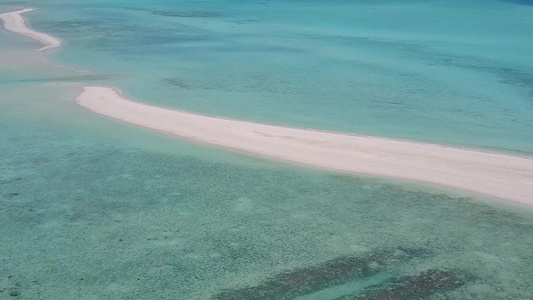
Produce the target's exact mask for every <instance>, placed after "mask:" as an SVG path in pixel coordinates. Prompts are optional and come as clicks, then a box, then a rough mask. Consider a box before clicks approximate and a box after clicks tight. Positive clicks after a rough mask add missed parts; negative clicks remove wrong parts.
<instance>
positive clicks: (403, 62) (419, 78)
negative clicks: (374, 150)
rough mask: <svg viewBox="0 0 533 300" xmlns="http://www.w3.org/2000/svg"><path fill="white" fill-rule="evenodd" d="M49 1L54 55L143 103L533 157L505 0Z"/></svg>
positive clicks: (45, 23) (46, 22)
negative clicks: (56, 40) (58, 44)
mask: <svg viewBox="0 0 533 300" xmlns="http://www.w3.org/2000/svg"><path fill="white" fill-rule="evenodd" d="M71 2H72V1H58V0H55V1H47V3H46V4H41V3H40V2H37V1H34V2H32V1H28V2H27V3H28V5H35V6H40V7H42V10H41V11H39V12H38V13H35V14H34V15H33V18H32V24H33V25H34V26H35V27H37V28H38V29H40V30H42V31H46V32H50V33H53V34H54V35H57V36H59V37H61V38H63V39H64V40H66V41H67V43H68V47H66V48H64V49H63V50H62V51H60V52H59V54H58V55H57V58H58V59H59V60H61V61H63V62H68V63H71V64H74V65H81V66H84V67H86V68H88V69H91V70H95V71H96V72H97V73H99V74H105V75H108V76H110V78H109V82H110V84H113V85H116V86H119V87H121V88H123V89H124V90H125V91H126V92H127V94H129V95H130V96H132V97H135V98H137V99H140V100H142V101H146V102H152V103H156V104H161V105H165V106H169V107H176V108H179V109H184V110H190V111H197V112H201V113H207V114H213V115H223V116H228V117H234V118H241V119H250V120H256V121H263V122H273V123H279V124H288V125H296V126H303V127H313V128H321V129H331V130H338V131H345V132H354V133H362V134H370V135H378V136H389V137H399V138H407V139H416V140H423V141H430V142H437V143H446V144H454V145H461V146H469V147H475V148H490V149H496V150H498V151H513V152H525V153H527V154H532V153H533V106H532V99H533V98H532V97H533V90H532V88H531V87H532V86H533V84H532V83H533V60H531V54H530V53H532V52H533V40H532V39H531V38H530V37H531V36H532V35H533V29H532V28H533V17H532V16H533V6H530V5H520V4H519V3H518V2H516V1H468V2H465V1H396V0H395V1H379V2H375V1H334V2H331V1H256V2H254V1H150V2H147V1H76V4H75V5H73V4H72V3H71Z"/></svg>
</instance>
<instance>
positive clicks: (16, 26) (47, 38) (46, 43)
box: [0, 8, 61, 51]
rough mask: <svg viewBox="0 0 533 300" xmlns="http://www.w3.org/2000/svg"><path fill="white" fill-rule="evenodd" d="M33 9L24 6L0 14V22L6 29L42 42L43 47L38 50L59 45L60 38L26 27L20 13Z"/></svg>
mask: <svg viewBox="0 0 533 300" xmlns="http://www.w3.org/2000/svg"><path fill="white" fill-rule="evenodd" d="M34 10H35V8H25V9H21V10H18V11H14V12H8V13H4V14H0V20H2V24H3V25H4V28H5V29H6V30H8V31H11V32H14V33H18V34H20V35H23V36H27V37H29V38H32V39H34V40H37V41H39V42H41V43H42V44H43V47H42V48H41V49H39V51H44V50H49V49H55V48H59V47H61V40H60V39H58V38H56V37H53V36H51V35H48V34H46V33H42V32H37V31H34V30H31V29H29V28H28V26H27V25H26V21H25V20H24V18H23V17H22V15H23V14H25V13H27V12H30V11H34Z"/></svg>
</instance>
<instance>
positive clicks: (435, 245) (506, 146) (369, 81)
mask: <svg viewBox="0 0 533 300" xmlns="http://www.w3.org/2000/svg"><path fill="white" fill-rule="evenodd" d="M531 4H532V3H531V1H490V0H487V1H355V0H354V1H226V0H223V1H212V0H206V1H147V0H143V1H140V0H137V1H125V0H123V1H116V0H115V1H88V0H76V1H72V0H71V1H66V0H62V1H59V0H50V1H4V0H0V12H4V11H11V10H15V9H17V8H18V7H20V6H34V7H39V8H40V9H39V10H38V11H36V12H32V13H29V14H28V15H27V17H28V18H29V22H30V24H31V26H33V27H34V28H36V29H37V30H40V31H43V32H48V33H50V34H53V35H56V36H58V37H60V38H62V39H63V40H64V41H65V42H66V45H65V47H63V48H62V49H61V50H60V51H58V52H56V53H55V54H53V56H52V57H40V56H36V55H35V49H37V48H38V44H37V43H36V42H33V41H30V40H27V39H25V38H22V37H18V36H16V35H13V34H10V33H6V32H5V31H3V30H2V31H0V130H1V134H0V241H1V244H0V260H1V265H0V299H11V298H14V297H17V298H19V299H273V300H274V299H299V300H312V299H324V300H328V299H341V298H342V297H343V296H346V295H350V294H353V295H366V297H367V298H365V299H373V298H371V295H372V293H373V292H374V293H375V291H376V290H386V289H391V288H393V287H398V286H400V287H402V286H409V284H411V287H412V286H413V285H412V284H418V285H416V287H418V288H419V289H418V291H425V292H427V293H426V294H424V295H422V294H418V295H414V296H413V295H412V296H411V297H409V296H406V295H407V294H402V293H396V294H394V296H391V297H393V298H390V299H413V298H416V299H419V298H420V299H422V298H423V299H531V298H532V297H533V287H532V286H531V284H530V283H531V282H532V281H533V252H532V251H531V246H532V245H533V212H532V211H531V210H530V209H522V208H516V207H509V206H507V205H505V204H503V203H499V202H494V201H493V200H492V199H486V198H484V197H481V196H478V195H471V194H466V193H462V192H456V191H450V190H445V189H436V188H432V187H427V186H421V185H415V184H408V183H405V182H399V181H393V180H383V179H376V178H367V177H360V176H347V175H340V174H335V173H329V172H324V171H317V170H313V169H308V168H304V167H300V166H292V165H285V164H283V163H276V162H272V161H265V160H262V159H257V158H253V157H249V156H247V155H243V154H238V153H232V152H229V151H226V150H221V149H213V148H209V147H205V146H201V145H195V144H191V143H188V142H184V141H179V140H176V139H173V138H171V137H168V136H165V135H162V134H158V133H153V132H150V131H148V130H145V129H142V128H138V127H133V126H129V125H125V124H122V123H120V122H117V121H114V120H109V119H106V118H103V117H101V116H97V115H94V114H92V113H90V112H87V111H85V110H83V109H81V108H79V107H77V106H76V105H75V104H74V102H73V99H74V98H75V96H76V94H77V93H78V87H77V86H76V85H73V84H72V83H75V82H80V83H89V84H102V85H111V86H116V87H119V88H122V89H123V90H124V91H125V92H126V94H127V95H129V96H131V97H133V98H135V99H138V100H141V101H145V102H150V103H155V104H158V105H164V106H168V107H175V108H179V109H183V110H189V111H196V112H201V113H207V114H214V115H221V116H228V117H234V118H241V119H249V120H256V121H263V122H271V123H278V124H287V125H295V126H303V127H312V128H320V129H331V130H338V131H345V132H353V133H361V134H371V135H378V136H387V137H397V138H406V139H414V140H421V141H429V142H437V143H443V144H451V145H459V146H466V147H473V148H482V149H490V150H494V151H504V152H511V153H516V154H521V155H527V156H530V155H531V154H532V153H533V58H532V55H531V53H533V39H531V36H533V6H532V5H531ZM85 70H90V71H91V73H88V72H86V71H85ZM383 251H385V252H387V251H390V252H391V253H394V255H393V256H394V257H393V259H385V258H383V255H381V254H380V253H382V252H383ZM387 253H388V252H387ZM346 256H355V257H357V258H359V259H361V260H363V261H364V265H365V266H367V268H366V269H365V270H366V271H364V272H362V274H359V273H358V275H353V274H352V275H350V276H348V277H346V278H344V277H342V278H341V275H338V274H337V275H335V276H338V277H339V278H336V280H332V281H328V282H326V283H325V284H322V285H320V284H314V285H313V286H311V287H309V288H308V289H307V290H305V292H302V291H303V288H302V286H305V284H308V283H306V282H298V284H293V285H292V286H291V289H292V290H291V291H292V292H291V293H289V294H282V293H281V292H280V290H281V289H280V288H279V286H278V287H272V286H268V284H269V282H270V283H271V282H272V278H276V276H279V275H278V274H292V275H291V276H295V277H297V276H296V275H294V274H304V273H305V272H307V273H305V274H307V275H309V274H310V273H312V271H309V270H313V272H315V273H318V274H322V273H323V274H322V275H323V277H321V278H328V276H333V275H331V274H330V275H328V274H329V273H327V268H325V267H324V264H325V263H326V262H328V261H330V260H332V259H337V260H341V261H343V262H344V263H347V262H349V261H350V260H348V259H345V257H346ZM369 257H371V258H369ZM343 259H344V260H343ZM343 266H345V265H343ZM304 268H307V269H304ZM367 269H368V270H367ZM305 270H307V271H305ZM428 270H439V271H441V272H447V274H452V275H450V276H453V277H454V278H456V280H457V281H460V282H461V285H460V286H456V285H453V284H448V285H444V287H440V288H437V287H436V285H435V283H434V282H433V283H432V282H430V283H428V282H427V281H424V282H422V281H418V283H417V281H416V278H417V277H413V276H420V275H421V274H422V275H423V274H426V272H427V271H428ZM298 272H299V273H298ZM321 272H322V273H321ZM287 276H288V275H287ZM335 276H333V277H335ZM409 278H410V279H409ZM433 279H434V278H433ZM393 282H399V283H396V284H394V283H393ZM246 287H248V290H247V289H246ZM298 288H300V290H298ZM250 290H251V292H252V294H253V293H255V294H253V295H255V296H254V297H250V296H249V297H245V296H242V295H243V294H245V293H246V292H248V291H250ZM265 291H267V292H265ZM298 291H300V292H298ZM261 292H263V294H266V295H267V296H268V295H273V296H272V297H270V298H268V297H267V296H264V297H263V298H260V296H259V295H260V294H261ZM18 293H20V295H18ZM269 293H270V294H269ZM276 293H278V294H276ZM11 294H12V295H14V296H12V295H11ZM17 295H18V296H17ZM228 295H229V296H228ZM239 295H240V296H239ZM224 297H226V298H224ZM232 297H233V298H232ZM239 297H241V298H239ZM265 297H267V298H265ZM354 299H355V298H354Z"/></svg>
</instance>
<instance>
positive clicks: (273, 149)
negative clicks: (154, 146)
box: [0, 9, 533, 205]
mask: <svg viewBox="0 0 533 300" xmlns="http://www.w3.org/2000/svg"><path fill="white" fill-rule="evenodd" d="M32 10H33V9H23V10H19V11H16V12H12V13H6V14H2V15H0V18H1V19H2V20H3V24H4V27H5V29H6V30H9V31H12V32H16V33H19V34H21V35H24V36H28V37H31V38H33V39H36V40H39V41H41V42H42V43H43V44H44V47H43V48H41V49H40V50H46V49H52V48H57V47H60V46H61V41H60V40H59V39H57V38H55V37H52V36H50V35H47V34H44V33H39V32H35V31H33V30H31V29H29V28H28V27H27V26H26V24H25V21H24V19H23V17H22V16H21V15H22V14H24V13H26V12H29V11H32ZM76 101H77V103H78V104H79V105H81V106H83V107H85V108H87V109H89V110H91V111H94V112H96V113H99V114H102V115H105V116H108V117H111V118H115V119H119V120H122V121H125V122H128V123H131V124H135V125H139V126H143V127H146V128H150V129H153V130H157V131H161V132H164V133H168V134H171V135H175V136H178V137H180V138H184V139H188V140H191V141H195V142H200V143H205V144H210V145H215V146H220V147H224V148H230V149H234V150H237V151H242V152H246V153H250V154H255V155H259V156H263V157H269V158H275V159H279V160H284V161H290V162H295V163H301V164H306V165H311V166H316V167H319V168H324V169H329V170H335V171H341V172H350V173H360V174H370V175H375V176H382V177H390V178H399V179H404V180H409V181H416V182H424V183H430V184H436V185H441V186H446V187H451V188H456V189H461V190H467V191H472V192H476V193H480V194H485V195H489V196H493V197H497V198H501V199H508V200H511V201H515V202H518V203H522V204H526V205H533V197H532V195H533V159H530V158H526V157H518V156H512V155H506V154H498V153H490V152H482V151H476V150H467V149H459V148H454V147H448V146H442V145H436V144H424V143H419V142H411V141H402V140H394V139H386V138H378V137H371V136H359V135H350V134H342V133H335V132H327V131H318V130H311V129H299V128H289V127H283V126H275V125H268V124H260V123H254V122H248V121H240V120H233V119H225V118H218V117H211V116H205V115H198V114H193V113H187V112H183V111H178V110H171V109H166V108H162V107H156V106H152V105H148V104H143V103H139V102H135V101H132V100H129V99H127V98H125V97H123V96H122V93H121V92H120V91H119V90H116V89H114V88H110V87H96V86H86V87H84V88H83V92H82V93H81V94H80V95H79V96H78V98H77V99H76Z"/></svg>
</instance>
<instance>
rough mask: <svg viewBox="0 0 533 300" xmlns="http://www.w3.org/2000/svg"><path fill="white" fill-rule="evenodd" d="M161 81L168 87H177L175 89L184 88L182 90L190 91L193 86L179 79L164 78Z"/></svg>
mask: <svg viewBox="0 0 533 300" xmlns="http://www.w3.org/2000/svg"><path fill="white" fill-rule="evenodd" d="M161 81H162V82H163V83H164V84H166V85H170V86H175V87H179V88H182V89H190V88H191V87H192V86H191V85H190V84H189V83H187V82H185V81H184V80H182V79H179V78H176V77H174V78H163V79H161Z"/></svg>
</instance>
